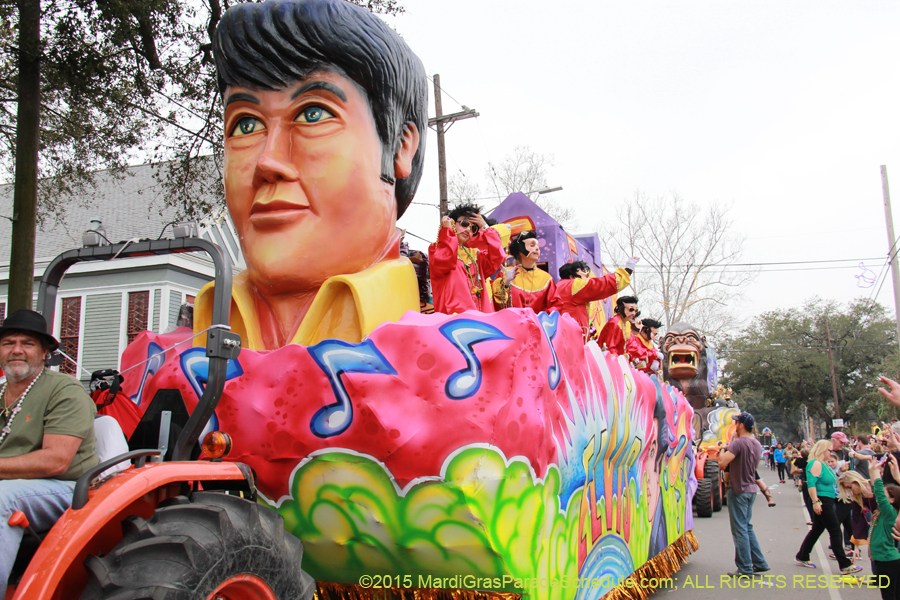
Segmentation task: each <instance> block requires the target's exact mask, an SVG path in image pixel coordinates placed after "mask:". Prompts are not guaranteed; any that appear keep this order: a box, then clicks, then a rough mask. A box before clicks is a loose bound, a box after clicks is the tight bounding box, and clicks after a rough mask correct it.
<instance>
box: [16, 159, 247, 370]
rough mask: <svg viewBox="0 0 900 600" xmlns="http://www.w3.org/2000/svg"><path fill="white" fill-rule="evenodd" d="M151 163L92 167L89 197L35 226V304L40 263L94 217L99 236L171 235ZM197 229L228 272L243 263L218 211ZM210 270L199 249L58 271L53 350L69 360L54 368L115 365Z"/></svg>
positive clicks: (190, 296) (170, 319) (172, 317)
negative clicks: (120, 170) (220, 253)
mask: <svg viewBox="0 0 900 600" xmlns="http://www.w3.org/2000/svg"><path fill="white" fill-rule="evenodd" d="M156 171H157V167H156V166H154V165H140V166H136V167H131V168H129V169H128V170H127V171H126V173H125V176H124V177H114V176H112V175H111V174H110V173H108V172H104V171H101V172H98V173H97V174H96V180H97V186H96V189H95V190H94V191H93V192H92V193H91V195H90V196H89V197H85V198H76V199H75V200H73V201H72V202H70V203H68V204H67V207H66V212H65V216H64V218H62V219H55V218H54V217H52V216H48V217H47V218H46V219H45V222H44V223H43V225H39V227H38V232H37V241H36V248H35V270H34V303H35V306H36V304H37V295H38V284H39V282H40V278H41V276H42V275H43V273H44V270H45V269H46V267H47V265H49V263H50V262H51V261H52V260H53V259H54V258H55V257H56V256H57V255H59V254H61V253H62V252H65V251H66V250H71V249H73V248H80V247H81V246H82V233H83V232H84V231H86V230H88V229H91V228H92V224H91V221H92V220H99V221H101V222H102V225H101V226H100V227H101V229H102V230H105V236H106V237H107V238H108V239H109V240H110V241H111V242H112V243H117V242H120V241H125V240H138V239H143V238H152V239H155V238H157V237H162V236H164V235H167V236H171V235H172V225H173V224H174V221H175V220H176V216H177V215H176V211H175V209H174V208H172V207H166V206H165V204H164V202H163V201H162V199H161V193H160V188H159V182H158V180H157V178H156V174H155V173H156ZM12 194H13V192H12V186H11V185H4V186H0V323H2V319H3V318H5V316H6V297H7V290H8V284H9V255H10V237H11V235H12V222H11V221H10V218H11V217H12ZM199 231H200V236H201V237H203V238H205V239H207V240H209V241H212V242H214V243H216V244H218V245H219V246H220V247H222V248H223V249H224V250H225V254H226V257H227V258H228V260H229V261H230V262H231V265H232V268H233V269H234V272H235V273H237V272H239V271H241V270H243V268H244V266H245V265H244V260H243V256H242V255H241V249H240V244H239V243H238V239H237V234H236V232H235V230H234V227H233V226H232V224H231V222H230V220H229V219H228V217H227V212H226V211H224V210H222V211H221V214H220V215H218V216H217V217H215V218H207V219H204V220H203V221H202V222H201V223H200V228H199ZM213 276H214V269H213V264H212V260H210V259H209V258H208V257H207V256H206V255H205V254H202V253H186V254H172V255H168V256H145V257H139V258H125V259H121V260H116V261H111V262H103V263H99V262H98V263H93V262H90V263H81V264H78V265H75V266H74V267H72V268H71V269H70V270H69V271H68V272H67V273H66V276H65V277H64V278H63V281H62V284H61V286H60V288H59V293H58V296H57V301H56V310H55V318H54V322H53V334H54V335H55V336H56V338H57V339H59V340H60V344H61V347H60V349H61V350H62V351H63V352H64V353H65V354H67V355H68V356H70V357H72V359H74V361H75V363H73V362H71V361H68V360H64V361H63V364H62V365H61V366H60V367H59V368H60V370H61V371H64V372H67V373H71V374H73V375H76V376H77V377H79V378H80V379H81V380H82V381H87V380H89V379H90V373H91V372H92V371H94V370H97V369H110V368H118V367H119V360H120V357H121V356H122V351H123V350H124V349H125V347H126V346H127V345H128V343H129V342H131V341H132V340H133V339H134V338H135V337H136V336H137V335H138V334H139V333H140V332H142V331H145V330H150V331H154V332H157V333H165V332H167V331H170V330H172V329H174V328H175V322H176V318H177V316H178V311H179V309H180V308H181V306H182V304H184V303H188V304H192V303H193V300H194V296H195V295H196V294H197V292H198V291H199V290H200V288H201V287H203V285H205V284H206V283H207V282H208V281H211V280H212V279H213Z"/></svg>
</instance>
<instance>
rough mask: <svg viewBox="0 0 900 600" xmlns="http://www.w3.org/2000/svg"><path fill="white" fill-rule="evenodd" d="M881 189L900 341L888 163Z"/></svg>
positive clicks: (899, 275)
mask: <svg viewBox="0 0 900 600" xmlns="http://www.w3.org/2000/svg"><path fill="white" fill-rule="evenodd" d="M881 190H882V192H883V193H884V220H885V221H887V234H888V259H890V261H891V277H892V279H893V280H894V318H895V319H896V320H897V343H900V265H898V264H897V248H895V247H894V240H896V239H897V238H896V237H894V217H893V216H892V215H891V191H890V188H889V187H888V176H887V165H881Z"/></svg>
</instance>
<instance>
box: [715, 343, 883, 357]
mask: <svg viewBox="0 0 900 600" xmlns="http://www.w3.org/2000/svg"><path fill="white" fill-rule="evenodd" d="M894 345H895V344H894V342H890V343H887V344H856V345H853V346H831V347H830V349H831V350H852V349H854V348H883V347H885V346H894ZM789 350H816V351H818V352H827V351H828V350H829V347H828V346H792V345H782V344H779V345H778V346H775V347H772V348H755V349H752V350H733V349H728V350H726V349H724V348H716V354H728V353H731V352H739V353H743V352H787V351H789Z"/></svg>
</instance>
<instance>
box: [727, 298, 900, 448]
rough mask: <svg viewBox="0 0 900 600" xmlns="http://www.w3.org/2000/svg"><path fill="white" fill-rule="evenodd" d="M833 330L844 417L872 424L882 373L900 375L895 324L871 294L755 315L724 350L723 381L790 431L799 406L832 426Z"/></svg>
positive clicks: (796, 421)
mask: <svg viewBox="0 0 900 600" xmlns="http://www.w3.org/2000/svg"><path fill="white" fill-rule="evenodd" d="M826 322H827V328H828V331H827V332H826ZM829 334H830V340H831V344H830V348H831V355H832V358H833V361H834V371H835V376H836V377H835V378H836V380H837V396H838V402H839V404H840V413H841V414H840V416H841V417H843V418H844V419H851V420H855V421H868V420H869V419H870V418H871V417H873V416H876V415H877V414H880V411H884V409H885V403H884V402H883V401H882V400H880V398H881V397H880V396H879V395H878V394H877V392H876V391H875V390H876V388H877V387H878V376H879V375H881V374H883V373H886V374H888V375H891V374H896V372H897V365H898V351H897V332H896V323H895V321H894V320H893V319H892V318H891V317H890V315H889V314H888V312H887V310H886V309H885V308H884V307H883V306H881V305H880V304H878V303H876V302H871V301H868V300H866V299H858V300H855V301H853V302H850V303H849V304H848V305H847V306H846V307H841V306H838V305H837V304H836V303H834V302H825V301H822V300H819V299H814V300H811V301H809V302H807V304H806V305H805V306H803V307H802V308H794V309H789V310H776V311H771V312H767V313H764V314H762V315H760V316H758V317H757V318H756V319H755V320H754V321H753V322H752V323H751V324H750V325H749V326H748V327H746V328H745V329H744V330H743V331H742V332H740V334H738V335H736V336H734V337H732V338H730V339H728V340H727V342H726V343H725V344H724V345H723V347H722V348H720V349H719V352H720V355H721V356H722V358H723V359H724V361H723V362H724V363H725V371H726V375H725V378H724V381H725V384H726V385H728V386H731V387H732V388H733V389H734V390H735V394H736V396H735V398H736V400H737V401H738V403H739V404H740V403H741V402H742V401H744V399H746V400H747V401H748V402H749V405H751V406H755V407H758V410H764V411H765V410H767V407H771V409H774V410H777V411H780V412H781V413H782V416H783V425H784V427H785V428H786V431H785V432H787V431H790V430H792V429H793V428H794V427H795V424H796V426H797V427H799V420H800V413H801V406H806V407H807V410H808V411H809V414H810V416H812V417H813V419H814V420H815V421H816V422H822V421H825V422H827V424H828V425H829V426H830V425H831V419H832V418H835V417H836V416H838V415H836V414H835V412H834V406H833V405H834V400H833V398H834V392H833V389H832V378H831V369H830V365H829V352H828V349H829V344H828V341H827V338H828V337H829ZM751 392H756V395H753V394H752V393H751ZM742 406H743V405H742ZM795 431H796V430H795ZM798 433H799V432H798ZM776 435H778V433H777V430H776Z"/></svg>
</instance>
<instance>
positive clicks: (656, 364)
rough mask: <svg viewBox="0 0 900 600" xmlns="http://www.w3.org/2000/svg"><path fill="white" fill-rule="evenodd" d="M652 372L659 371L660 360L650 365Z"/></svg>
mask: <svg viewBox="0 0 900 600" xmlns="http://www.w3.org/2000/svg"><path fill="white" fill-rule="evenodd" d="M650 370H651V371H659V361H658V360H654V361H653V364H651V365H650Z"/></svg>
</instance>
